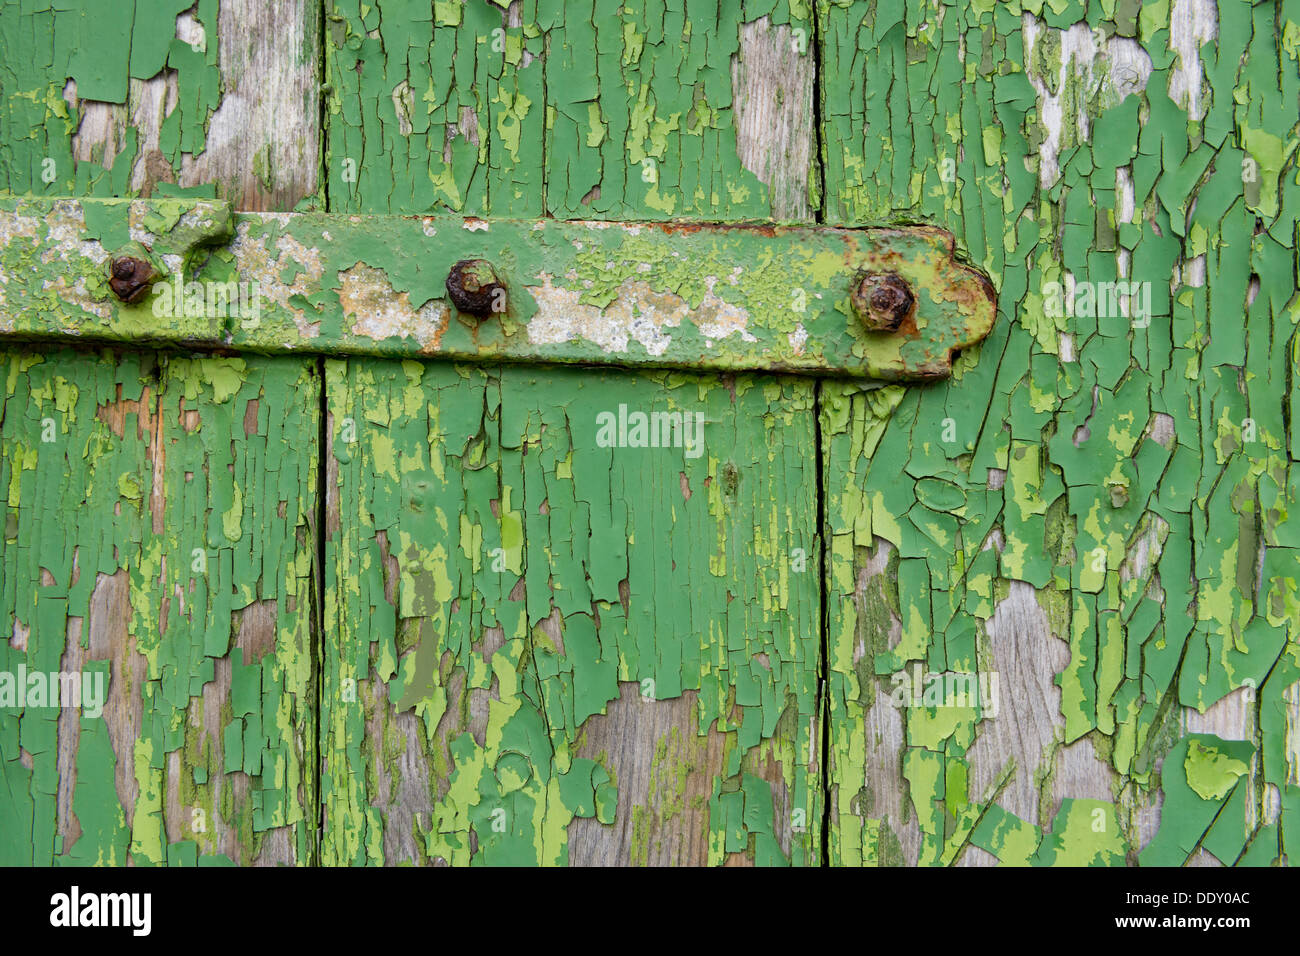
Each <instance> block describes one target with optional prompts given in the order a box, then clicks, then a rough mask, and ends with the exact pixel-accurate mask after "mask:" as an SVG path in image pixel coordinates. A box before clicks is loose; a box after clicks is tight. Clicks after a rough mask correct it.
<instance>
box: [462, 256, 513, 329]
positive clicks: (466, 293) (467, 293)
mask: <svg viewBox="0 0 1300 956" xmlns="http://www.w3.org/2000/svg"><path fill="white" fill-rule="evenodd" d="M447 295H448V296H449V297H450V298H451V302H452V305H454V306H455V307H456V308H457V310H459V311H460V312H463V313H464V314H465V315H472V316H475V317H476V318H480V319H482V318H486V317H487V316H489V315H491V314H492V313H493V312H498V313H499V312H504V311H505V310H506V304H507V301H506V287H505V284H504V283H502V282H501V280H500V279H498V278H497V274H496V270H495V269H493V268H492V263H490V262H488V261H487V260H486V259H462V260H460V261H459V262H457V263H456V264H455V265H453V266H452V267H451V271H450V272H448V273H447Z"/></svg>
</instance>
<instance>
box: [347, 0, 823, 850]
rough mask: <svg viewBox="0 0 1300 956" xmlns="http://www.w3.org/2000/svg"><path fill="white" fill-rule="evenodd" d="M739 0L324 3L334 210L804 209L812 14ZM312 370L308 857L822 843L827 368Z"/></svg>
mask: <svg viewBox="0 0 1300 956" xmlns="http://www.w3.org/2000/svg"><path fill="white" fill-rule="evenodd" d="M750 6H751V5H748V4H747V5H745V6H744V8H743V9H741V8H739V7H738V8H736V9H732V8H728V9H727V10H725V11H723V12H721V13H719V10H718V9H717V7H716V6H713V7H707V8H705V7H700V8H699V9H696V7H695V6H694V5H692V4H687V3H682V2H673V3H670V4H667V5H662V4H648V5H641V4H622V5H620V4H611V3H606V2H604V0H600V2H598V3H588V4H586V5H585V6H584V5H583V4H578V5H576V6H575V5H573V4H558V3H540V4H539V3H533V2H515V3H511V4H509V5H506V4H495V5H494V4H491V3H487V2H477V0H471V2H464V3H459V2H453V3H439V4H434V5H433V8H432V10H430V8H429V7H428V5H424V6H420V5H418V4H417V5H411V4H404V3H396V2H392V0H378V2H374V3H367V4H360V3H357V2H355V0H333V2H332V3H331V5H330V8H329V11H328V13H327V21H328V31H327V32H328V43H327V52H326V69H327V75H328V79H329V83H330V85H331V88H332V93H331V95H330V97H329V99H328V100H327V112H328V132H327V138H328V143H329V156H328V163H327V166H328V183H329V202H330V208H331V209H335V210H339V211H364V212H389V213H415V212H425V211H430V210H434V209H450V210H454V211H458V212H463V213H465V214H473V215H489V214H490V215H492V216H529V217H535V216H542V215H554V216H558V217H571V218H636V219H647V218H649V219H663V218H670V217H673V218H694V219H724V220H725V219H733V220H734V219H738V218H746V217H752V218H769V217H771V216H773V215H776V216H778V217H779V218H783V219H784V218H802V217H806V216H808V215H809V214H810V210H811V209H812V208H813V207H814V206H815V195H814V191H815V184H814V185H811V186H810V175H809V173H810V168H811V166H812V161H811V156H812V152H813V147H812V137H813V135H814V134H815V129H814V127H813V124H812V123H811V121H810V118H811V115H812V80H813V67H812V62H813V56H812V50H811V22H810V14H809V11H808V9H807V8H806V7H804V6H799V5H796V9H794V10H791V9H790V8H789V7H788V6H787V5H786V4H784V3H777V4H772V3H768V4H756V5H753V7H754V9H752V10H751V9H750ZM760 7H761V8H762V9H759V8H760ZM801 120H802V121H801ZM643 171H644V172H645V175H643ZM328 368H329V372H328V382H329V409H330V415H331V420H330V425H329V430H330V435H331V442H332V444H331V451H330V454H329V456H328V462H329V468H330V469H331V470H330V474H329V476H328V479H327V502H328V513H329V519H328V521H329V524H328V528H327V539H326V548H327V555H328V557H327V569H326V574H327V585H326V588H325V596H326V602H327V610H326V632H327V633H329V634H331V635H334V634H337V635H338V640H337V644H336V643H334V642H333V641H330V642H327V645H326V651H327V655H334V656H327V659H326V666H325V670H324V674H325V675H326V677H325V685H324V686H323V688H322V701H323V708H324V709H323V712H322V715H323V721H324V722H323V731H322V742H323V751H324V752H323V755H322V758H323V770H322V778H321V779H322V797H323V801H324V807H325V829H324V835H323V836H324V839H323V846H322V849H323V859H325V860H327V861H331V862H375V863H378V862H386V863H399V862H404V861H414V862H422V863H424V862H435V863H436V862H448V863H455V864H464V863H469V862H474V863H491V862H529V863H557V862H564V861H568V862H572V863H597V862H641V863H673V862H679V863H680V862H693V863H706V862H712V863H718V862H724V861H730V862H736V861H756V862H762V863H776V862H782V861H785V860H791V861H793V862H798V863H808V862H816V861H817V860H818V858H819V852H820V851H819V846H820V843H819V840H820V821H821V816H820V802H819V800H820V782H819V781H820V777H819V774H820V762H821V755H820V738H819V736H818V735H819V734H820V727H819V724H818V721H819V715H820V704H819V703H818V698H817V694H818V692H819V690H818V686H817V668H818V665H817V658H818V653H819V648H818V628H819V616H818V611H817V608H818V606H819V604H818V601H819V593H818V592H819V584H818V582H817V581H816V560H817V558H816V554H817V552H816V544H815V535H816V527H815V526H816V518H815V507H816V506H815V484H816V475H815V473H814V472H813V471H812V470H811V469H809V468H807V467H806V466H805V464H804V463H803V462H802V461H801V460H800V459H799V457H798V454H797V452H795V451H794V450H795V449H797V448H800V447H803V448H806V447H808V446H809V445H810V444H811V443H812V442H813V441H814V437H813V421H814V419H813V410H812V388H811V386H810V385H807V384H794V383H790V384H785V383H782V384H777V383H775V382H767V381H763V380H755V379H745V380H743V381H739V382H732V383H728V384H723V383H719V382H707V381H696V380H694V379H690V380H685V379H683V380H678V379H674V378H667V377H657V378H634V377H631V376H622V375H618V374H605V375H597V374H595V373H590V374H588V373H582V372H567V373H561V372H534V371H528V370H523V369H510V370H505V371H501V370H495V369H478V370H468V369H466V370H460V371H455V370H451V369H449V368H447V367H445V366H439V365H428V366H420V365H416V364H413V363H404V364H399V363H386V362H368V361H354V362H347V363H333V362H331V363H328ZM601 394H603V395H604V396H605V397H604V398H601V397H598V396H599V395H601ZM618 396H625V397H624V398H622V399H620V398H618ZM620 403H624V404H628V405H629V406H630V407H632V408H633V409H634V410H635V409H638V408H639V409H642V410H644V411H650V410H653V409H659V410H662V411H669V410H678V411H681V410H691V409H696V408H698V409H702V410H704V411H706V412H707V414H708V417H709V424H708V429H709V430H710V431H709V435H710V436H711V437H710V438H709V439H708V440H709V441H710V442H713V441H715V439H714V438H713V437H712V436H713V435H717V436H718V437H717V438H716V441H717V442H718V443H719V444H718V446H716V447H717V450H716V451H712V450H711V451H707V452H706V453H705V454H703V455H702V456H701V457H699V458H692V457H687V456H685V455H684V452H683V450H681V449H677V450H662V451H658V452H656V451H654V450H650V449H645V450H640V449H633V450H628V449H613V450H609V449H604V448H601V447H600V446H598V445H596V444H595V426H594V420H595V416H596V415H597V414H598V413H599V412H600V411H610V412H613V413H615V414H617V411H618V407H619V405H620ZM751 420H752V421H751ZM753 422H766V423H768V424H770V426H771V427H772V428H773V429H775V430H776V432H775V433H776V434H777V435H778V436H779V438H778V439H776V440H772V449H771V450H770V451H768V450H767V447H768V446H767V442H768V441H769V439H768V438H767V436H766V434H765V433H764V432H762V431H757V430H754V428H755V427H756V426H755V425H754V424H753ZM714 447H715V446H714V445H712V444H710V446H709V448H710V449H713V448H714ZM656 454H657V455H658V457H655V456H656ZM728 469H730V470H728ZM742 474H743V475H744V476H745V477H744V478H743V480H742V479H740V478H739V477H738V476H740V475H742ZM728 476H730V477H728ZM724 479H725V480H726V481H728V482H730V481H735V482H739V483H738V484H737V485H736V486H735V487H731V486H730V485H728V487H729V488H730V490H729V491H727V492H726V493H723V492H722V490H721V484H722V483H724ZM750 519H752V522H753V523H752V524H747V523H746V522H747V520H750ZM751 527H752V528H754V529H755V531H750V528H751ZM760 528H761V529H763V534H762V536H761V537H760V536H759V535H758V531H757V529H760ZM796 548H797V549H799V556H798V558H797V559H792V558H791V551H792V550H793V549H796ZM791 560H794V561H795V563H797V564H798V565H799V566H800V568H801V570H800V571H799V572H798V573H792V572H791V571H790V567H789V565H790V562H791ZM643 682H645V683H643Z"/></svg>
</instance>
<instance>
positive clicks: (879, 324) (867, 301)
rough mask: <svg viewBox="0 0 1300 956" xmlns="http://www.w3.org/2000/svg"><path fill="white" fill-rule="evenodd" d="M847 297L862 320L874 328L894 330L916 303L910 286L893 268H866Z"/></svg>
mask: <svg viewBox="0 0 1300 956" xmlns="http://www.w3.org/2000/svg"><path fill="white" fill-rule="evenodd" d="M850 300H851V302H852V304H853V311H855V312H856V313H857V314H858V317H859V318H860V319H862V324H863V325H865V326H866V327H867V328H868V329H870V330H871V331H873V332H897V331H898V327H899V326H900V325H902V324H903V320H904V319H905V318H907V316H908V314H909V313H910V312H911V311H912V306H913V305H914V304H915V303H916V299H915V298H914V297H913V296H912V289H911V287H910V286H908V284H907V282H906V281H905V280H904V279H903V278H902V277H901V276H899V275H896V274H895V273H893V272H868V273H867V274H865V275H864V276H862V278H861V279H860V280H859V281H858V284H857V286H856V287H854V289H853V294H852V295H851V296H850Z"/></svg>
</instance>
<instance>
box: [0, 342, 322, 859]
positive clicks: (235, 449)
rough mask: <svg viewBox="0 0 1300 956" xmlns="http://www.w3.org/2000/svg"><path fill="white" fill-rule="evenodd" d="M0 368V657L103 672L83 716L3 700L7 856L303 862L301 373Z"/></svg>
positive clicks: (310, 543)
mask: <svg viewBox="0 0 1300 956" xmlns="http://www.w3.org/2000/svg"><path fill="white" fill-rule="evenodd" d="M0 368H3V379H0V488H3V489H4V496H5V497H4V531H3V535H4V539H3V548H2V549H0V636H2V637H3V639H2V640H0V671H3V672H6V673H11V674H12V673H15V672H17V671H18V668H19V667H20V666H21V667H25V668H26V669H27V670H28V671H29V672H31V671H40V672H51V671H80V672H94V673H99V674H102V675H104V680H105V681H106V682H107V700H106V702H105V704H104V709H103V713H102V715H101V716H98V717H94V716H90V715H87V714H85V713H84V712H82V713H78V712H77V711H75V710H71V709H63V710H60V709H58V708H49V707H42V706H27V707H15V706H11V705H10V702H5V703H6V705H5V706H3V707H0V757H2V759H0V819H2V820H3V821H4V826H3V827H0V861H3V862H4V863H5V864H6V865H33V864H34V865H46V866H48V865H51V864H59V863H71V864H81V865H87V864H115V865H123V864H126V863H127V862H128V861H130V862H133V863H134V864H135V865H157V864H174V865H195V864H200V865H213V864H230V863H239V864H251V863H274V862H282V863H293V862H309V861H310V860H311V859H312V858H313V855H314V854H315V847H316V833H315V826H314V821H313V815H312V807H313V806H314V804H315V786H316V776H315V771H314V767H315V754H314V748H315V735H314V732H313V714H314V710H315V695H316V689H315V680H316V678H315V674H314V670H313V667H312V647H311V633H312V620H311V618H312V588H313V583H312V555H313V551H314V529H313V527H312V526H311V522H312V519H313V517H314V515H313V513H312V512H311V510H310V509H311V503H312V502H313V500H314V498H315V494H316V488H315V479H316V472H315V468H314V462H315V454H316V438H317V434H318V422H317V416H318V405H317V403H316V402H315V401H314V400H313V399H312V398H311V395H312V392H313V391H314V390H315V387H316V386H317V384H318V379H317V377H316V375H315V370H314V367H313V366H311V365H308V364H304V363H303V362H302V361H300V360H296V359H260V360H258V359H248V360H245V359H241V358H181V357H166V356H152V355H129V354H115V353H108V352H106V353H102V354H98V355H85V354H74V353H71V352H58V351H51V352H46V353H44V354H28V353H22V352H14V351H9V352H5V353H4V356H3V365H2V366H0ZM27 703H28V704H35V703H36V702H35V701H33V700H30V699H29V700H28V701H27Z"/></svg>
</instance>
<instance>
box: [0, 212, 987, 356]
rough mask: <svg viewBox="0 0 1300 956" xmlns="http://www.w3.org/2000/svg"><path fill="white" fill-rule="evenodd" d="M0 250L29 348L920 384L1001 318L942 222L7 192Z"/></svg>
mask: <svg viewBox="0 0 1300 956" xmlns="http://www.w3.org/2000/svg"><path fill="white" fill-rule="evenodd" d="M0 238H3V253H0V337H9V338H22V339H67V338H79V339H84V340H87V341H104V342H117V343H122V342H125V343H131V344H175V345H185V346H199V347H222V348H232V349H238V350H243V351H251V352H264V353H283V352H300V353H322V354H361V355H378V356H388V357H397V358H430V357H443V358H450V359H472V360H479V361H484V360H487V361H507V362H509V361H515V362H558V363H579V364H594V365H615V366H650V367H661V368H663V367H666V368H674V367H680V368H689V369H696V370H699V369H707V370H718V371H740V370H765V371H775V370H789V371H798V372H804V373H812V374H832V375H852V376H867V377H872V378H879V379H890V380H917V379H920V380H926V379H936V378H944V377H946V376H947V375H948V374H949V373H950V372H951V370H952V359H953V356H954V355H955V354H956V353H957V352H959V351H960V350H961V349H963V348H966V347H968V346H970V345H973V344H975V343H977V342H979V341H980V340H982V339H983V338H984V337H985V336H986V335H987V334H988V332H989V330H990V329H991V327H992V324H993V317H994V315H995V314H996V304H995V298H994V293H993V289H992V286H991V285H990V283H989V282H988V280H987V279H986V278H984V277H983V276H982V275H980V274H979V273H978V272H976V271H975V270H974V269H972V268H971V267H969V266H967V265H964V264H962V263H960V262H958V261H956V259H954V257H953V252H952V250H953V241H952V236H951V235H950V234H948V233H946V232H944V231H942V230H939V229H934V228H929V227H907V228H890V229H831V228H820V227H771V226H751V225H739V226H722V225H681V224H665V223H654V224H634V223H607V222H565V221H557V220H549V219H543V220H535V221H513V220H482V219H461V218H448V217H443V216H439V217H398V216H345V215H337V214H336V215H328V214H320V213H233V212H232V211H231V209H230V207H229V205H228V204H226V203H222V202H216V201H211V200H197V199H154V200H127V199H122V200H112V199H108V200H98V199H95V200H92V199H47V198H41V199H30V198H4V199H0ZM457 264H460V268H459V269H457V268H455V267H456V266H457ZM452 273H454V274H452ZM449 274H452V275H450V278H449Z"/></svg>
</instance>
